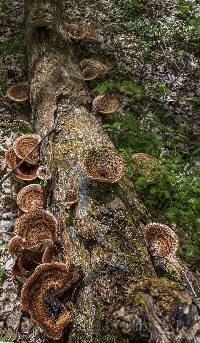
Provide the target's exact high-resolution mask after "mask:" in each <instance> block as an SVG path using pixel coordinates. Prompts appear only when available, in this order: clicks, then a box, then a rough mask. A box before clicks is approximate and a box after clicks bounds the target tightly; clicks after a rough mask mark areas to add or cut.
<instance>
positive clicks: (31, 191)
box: [17, 184, 46, 212]
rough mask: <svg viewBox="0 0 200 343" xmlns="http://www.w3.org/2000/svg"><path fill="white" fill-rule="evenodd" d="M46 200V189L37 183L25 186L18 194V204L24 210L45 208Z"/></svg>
mask: <svg viewBox="0 0 200 343" xmlns="http://www.w3.org/2000/svg"><path fill="white" fill-rule="evenodd" d="M45 200H46V196H45V190H44V188H43V187H42V186H40V185H37V184H31V185H28V186H26V187H23V188H22V189H21V190H20V192H19V193H18V195H17V204H18V206H19V208H20V209H21V210H22V211H24V212H30V211H32V210H35V209H40V208H44V206H45Z"/></svg>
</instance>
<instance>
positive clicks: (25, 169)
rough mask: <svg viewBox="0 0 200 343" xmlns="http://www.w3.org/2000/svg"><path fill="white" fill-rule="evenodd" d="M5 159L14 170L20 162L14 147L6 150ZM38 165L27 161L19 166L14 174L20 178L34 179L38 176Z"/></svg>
mask: <svg viewBox="0 0 200 343" xmlns="http://www.w3.org/2000/svg"><path fill="white" fill-rule="evenodd" d="M5 159H6V162H7V165H8V166H9V168H11V169H12V170H13V169H15V168H16V166H17V164H18V163H19V162H20V159H19V158H18V157H17V156H16V155H15V152H14V150H13V148H9V149H8V150H6V152H5ZM36 171H37V166H33V165H30V164H29V163H26V162H25V161H24V162H23V163H22V164H21V165H20V166H19V168H17V169H16V170H15V172H14V175H15V176H16V177H17V178H18V179H20V180H34V179H36V178H37V174H36Z"/></svg>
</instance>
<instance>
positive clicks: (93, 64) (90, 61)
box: [80, 58, 108, 75]
mask: <svg viewBox="0 0 200 343" xmlns="http://www.w3.org/2000/svg"><path fill="white" fill-rule="evenodd" d="M80 66H81V68H82V69H83V70H85V69H86V68H95V69H97V70H98V75H103V74H105V73H107V71H108V67H107V65H106V64H105V63H103V62H101V61H99V60H95V59H94V58H85V59H83V60H82V61H81V62H80Z"/></svg>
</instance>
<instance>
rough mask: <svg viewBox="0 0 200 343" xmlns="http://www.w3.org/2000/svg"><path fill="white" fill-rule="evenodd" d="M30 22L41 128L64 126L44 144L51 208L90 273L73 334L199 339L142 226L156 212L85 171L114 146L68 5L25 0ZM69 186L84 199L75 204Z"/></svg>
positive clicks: (192, 303) (68, 245)
mask: <svg viewBox="0 0 200 343" xmlns="http://www.w3.org/2000/svg"><path fill="white" fill-rule="evenodd" d="M25 19H26V32H27V45H28V58H29V80H30V87H31V93H30V98H31V106H32V111H33V119H34V122H35V126H36V130H37V131H38V133H40V134H41V135H44V134H45V133H46V132H47V131H48V130H50V129H51V128H52V127H53V126H54V125H56V131H55V132H54V133H53V134H52V135H51V137H50V139H49V141H48V142H46V143H45V144H44V145H43V146H42V149H41V154H42V156H43V157H42V158H43V163H44V164H47V165H48V166H49V167H50V168H51V170H52V172H53V182H52V185H51V187H50V189H49V197H48V207H49V209H50V210H51V211H52V212H53V213H54V215H55V216H56V217H57V218H58V219H59V223H60V236H59V238H60V240H61V242H62V244H63V247H64V251H65V256H66V257H67V259H69V260H71V261H72V262H74V263H75V264H76V265H81V267H82V269H83V272H84V279H83V280H82V283H81V284H80V285H79V288H78V290H77V291H76V293H75V294H74V295H73V298H72V301H73V321H72V325H71V326H70V327H68V328H67V330H66V333H65V340H64V341H65V342H82V343H83V342H87V343H89V342H102V343H103V342H104V343H106V342H110V343H111V342H120V343H121V342H165V343H167V342H199V339H200V334H199V325H200V313H199V311H200V307H199V306H200V305H199V303H198V301H197V299H192V295H190V294H189V293H188V292H187V291H186V288H185V287H184V286H183V285H181V284H180V283H178V282H173V281H169V280H168V279H165V278H158V277H157V276H156V273H155V271H154V268H153V266H152V263H151V260H150V257H149V254H148V252H147V249H146V246H145V242H144V238H143V233H142V225H143V224H145V223H146V222H147V220H148V218H147V214H146V212H145V209H144V208H143V206H142V205H141V204H140V202H139V200H138V198H137V195H136V194H135V192H134V189H133V186H132V184H131V183H130V182H129V181H128V180H127V179H126V178H123V179H122V180H121V181H120V182H118V183H116V184H109V183H99V182H95V181H92V180H90V179H89V178H88V177H87V175H86V174H85V172H84V170H83V158H84V156H85V154H86V153H87V151H88V149H89V148H91V147H93V146H96V145H97V144H103V145H104V146H107V147H112V148H113V145H112V143H111V141H110V140H109V138H108V136H107V134H106V133H105V132H104V131H103V129H102V125H101V119H100V117H99V116H98V115H97V114H95V113H93V112H92V111H91V98H90V94H89V92H88V89H87V87H86V85H85V84H84V82H83V81H82V79H81V72H80V70H79V64H78V61H77V60H76V58H75V56H74V55H73V52H72V50H73V42H72V41H71V40H70V39H69V38H68V36H67V26H66V23H64V22H63V19H62V4H61V3H60V2H59V1H50V0H49V1H41V0H34V1H33V0H26V1H25ZM68 188H70V189H74V190H75V191H76V192H77V194H78V197H79V201H78V203H77V204H74V205H73V206H72V207H71V208H70V209H68V208H65V203H64V198H65V192H66V190H67V189H68Z"/></svg>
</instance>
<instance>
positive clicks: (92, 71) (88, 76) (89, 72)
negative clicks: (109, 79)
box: [83, 67, 99, 81]
mask: <svg viewBox="0 0 200 343" xmlns="http://www.w3.org/2000/svg"><path fill="white" fill-rule="evenodd" d="M98 75H99V73H98V70H97V69H96V68H94V67H86V68H85V69H83V80H85V81H89V80H94V79H96V78H97V76H98Z"/></svg>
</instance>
